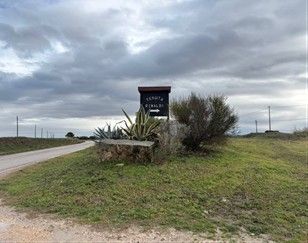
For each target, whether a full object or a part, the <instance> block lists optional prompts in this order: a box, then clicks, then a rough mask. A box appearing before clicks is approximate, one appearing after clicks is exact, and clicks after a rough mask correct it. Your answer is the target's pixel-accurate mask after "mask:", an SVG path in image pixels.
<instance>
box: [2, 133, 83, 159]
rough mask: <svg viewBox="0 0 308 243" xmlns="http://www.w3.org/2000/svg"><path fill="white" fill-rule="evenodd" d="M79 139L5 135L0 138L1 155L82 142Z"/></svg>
mask: <svg viewBox="0 0 308 243" xmlns="http://www.w3.org/2000/svg"><path fill="white" fill-rule="evenodd" d="M80 142H81V141H80V140H77V139H64V138H53V139H46V138H43V139H42V138H26V137H18V138H14V137H4V138H0V155H6V154H14V153H21V152H27V151H32V150H37V149H45V148H52V147H58V146H63V145H70V144H76V143H80Z"/></svg>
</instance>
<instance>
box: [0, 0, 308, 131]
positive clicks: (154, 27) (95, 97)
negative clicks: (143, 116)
mask: <svg viewBox="0 0 308 243" xmlns="http://www.w3.org/2000/svg"><path fill="white" fill-rule="evenodd" d="M305 10H306V1H305V0H284V1H281V0H276V1H275V0H260V1H254V0H219V1H216V0H178V1H175V0H152V1H151V0H143V1H141V0H140V1H139V0H138V1H136V0H131V1H130V0H123V1H121V0H114V1H95V0H84V1H79V0H63V1H60V0H46V1H43V0H41V1H28V0H15V1H14V0H0V136H14V135H15V119H16V115H18V116H19V117H20V135H26V136H32V135H33V126H34V124H37V126H38V129H40V128H44V135H45V132H46V131H47V130H49V131H50V132H52V133H55V135H56V136H63V134H64V133H65V132H67V131H68V130H72V131H73V132H75V133H77V134H78V135H90V134H91V132H92V131H93V128H94V127H97V126H102V125H104V122H105V121H115V120H119V119H123V117H122V114H121V108H122V107H123V108H125V109H126V110H127V111H128V112H129V113H131V114H133V113H134V111H135V110H136V109H137V108H138V105H139V103H138V102H139V94H138V91H137V87H138V85H151V86H152V85H171V86H172V93H171V98H176V97H183V96H186V95H189V94H190V92H192V91H193V92H197V93H199V94H205V95H207V94H212V93H215V94H225V95H226V96H228V97H229V99H228V102H229V103H230V105H232V106H233V107H234V109H235V110H236V112H237V113H238V114H239V115H240V123H239V129H240V131H241V132H242V133H245V132H250V131H253V130H254V121H255V120H256V119H257V120H258V122H259V129H260V130H261V131H262V130H264V129H266V128H267V110H266V109H267V106H268V105H271V107H272V119H273V127H272V128H273V129H280V130H282V131H291V130H293V129H294V128H302V127H304V126H305V124H306V120H305V118H306V117H307V111H306V110H307V95H308V94H307V90H306V11H305ZM39 131H40V130H39Z"/></svg>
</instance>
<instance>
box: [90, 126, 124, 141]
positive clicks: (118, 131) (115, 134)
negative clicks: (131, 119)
mask: <svg viewBox="0 0 308 243" xmlns="http://www.w3.org/2000/svg"><path fill="white" fill-rule="evenodd" d="M117 124H118V123H117ZM117 124H116V125H115V126H113V127H112V128H111V125H110V124H108V123H107V124H106V126H105V127H103V128H99V127H98V128H96V129H95V132H94V136H95V137H96V139H99V140H101V139H122V138H124V134H123V131H122V128H120V127H118V125H117Z"/></svg>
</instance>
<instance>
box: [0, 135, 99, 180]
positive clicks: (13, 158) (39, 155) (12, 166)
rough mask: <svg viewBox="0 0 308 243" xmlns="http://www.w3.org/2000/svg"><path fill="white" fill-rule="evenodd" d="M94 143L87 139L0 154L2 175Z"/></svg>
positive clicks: (0, 171)
mask: <svg viewBox="0 0 308 243" xmlns="http://www.w3.org/2000/svg"><path fill="white" fill-rule="evenodd" d="M93 145H94V142H93V141H86V142H84V143H79V144H73V145H66V146H60V147H55V148H48V149H40V150H35V151H30V152H24V153H18V154H10V155H4V156H0V176H1V175H3V174H6V173H9V172H12V171H15V170H18V169H21V168H23V167H25V166H27V165H32V164H35V163H39V162H42V161H45V160H48V159H52V158H55V157H58V156H62V155H65V154H70V153H73V152H76V151H79V150H83V149H85V148H89V147H91V146H93Z"/></svg>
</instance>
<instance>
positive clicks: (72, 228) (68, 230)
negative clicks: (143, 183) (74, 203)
mask: <svg viewBox="0 0 308 243" xmlns="http://www.w3.org/2000/svg"><path fill="white" fill-rule="evenodd" d="M230 240H234V241H235V242H249V243H250V242H256V243H257V242H268V240H267V239H266V238H255V237H253V236H250V235H248V234H244V233H243V234H240V235H237V236H233V237H231V239H230V238H229V239H226V238H223V237H222V235H221V233H220V232H219V231H218V232H217V234H216V236H215V237H211V238H209V236H208V235H206V234H194V233H192V232H183V231H177V230H175V229H167V230H166V229H159V228H156V229H151V230H143V229H142V228H140V227H137V226H132V227H130V228H127V229H124V230H110V229H108V230H107V229H96V230H93V228H91V227H90V226H86V225H79V224H76V223H74V222H73V221H70V220H60V219H56V218H54V217H52V216H51V215H36V216H33V215H31V216H30V215H29V214H27V213H24V212H18V211H16V210H14V209H13V208H11V207H8V206H5V205H3V203H2V202H1V201H0V242H230Z"/></svg>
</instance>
